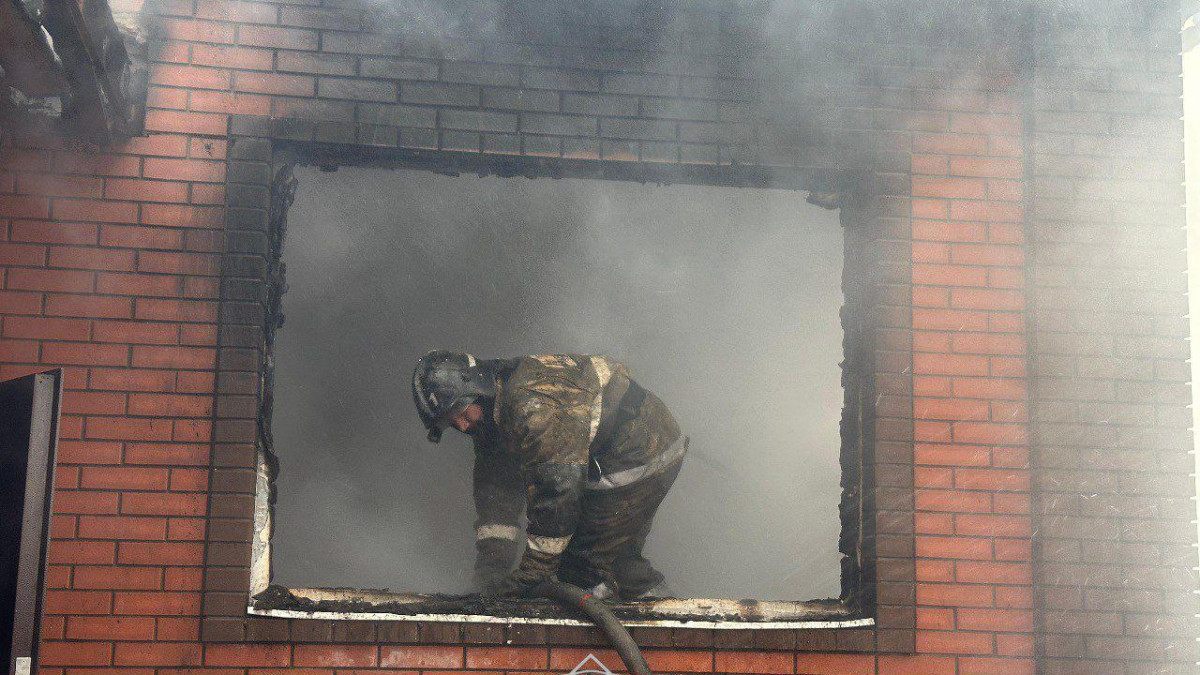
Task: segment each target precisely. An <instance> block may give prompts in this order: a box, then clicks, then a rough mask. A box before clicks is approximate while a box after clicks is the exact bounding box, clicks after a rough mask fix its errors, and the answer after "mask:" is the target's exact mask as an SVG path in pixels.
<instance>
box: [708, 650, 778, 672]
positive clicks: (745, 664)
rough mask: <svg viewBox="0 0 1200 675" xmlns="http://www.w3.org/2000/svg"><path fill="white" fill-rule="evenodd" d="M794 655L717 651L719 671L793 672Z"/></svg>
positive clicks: (717, 667)
mask: <svg viewBox="0 0 1200 675" xmlns="http://www.w3.org/2000/svg"><path fill="white" fill-rule="evenodd" d="M792 659H793V656H792V655H791V654H784V653H777V652H728V651H718V652H717V653H716V669H717V672H719V673H792V672H795V671H794V664H793V660H792Z"/></svg>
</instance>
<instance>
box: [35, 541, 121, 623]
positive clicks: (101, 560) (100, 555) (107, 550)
mask: <svg viewBox="0 0 1200 675" xmlns="http://www.w3.org/2000/svg"><path fill="white" fill-rule="evenodd" d="M116 550H117V549H116V545H115V544H113V543H112V542H101V541H53V542H51V543H50V555H49V560H50V562H51V564H80V565H86V564H93V565H103V564H111V563H114V562H116ZM61 597H64V598H65V597H67V596H61ZM94 597H96V596H95V594H93V595H90V596H86V597H85V599H86V598H94ZM100 613H101V614H107V613H108V603H107V601H106V602H105V603H104V611H103V612H100Z"/></svg>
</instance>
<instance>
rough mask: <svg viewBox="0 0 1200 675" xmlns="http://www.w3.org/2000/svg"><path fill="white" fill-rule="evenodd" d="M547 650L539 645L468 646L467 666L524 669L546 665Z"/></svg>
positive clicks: (471, 667)
mask: <svg viewBox="0 0 1200 675" xmlns="http://www.w3.org/2000/svg"><path fill="white" fill-rule="evenodd" d="M547 658H548V657H547V652H546V650H545V649H544V648H539V647H468V648H467V668H470V669H488V668H490V669H510V668H513V669H524V670H534V669H541V668H545V667H546V666H547V663H548V660H547Z"/></svg>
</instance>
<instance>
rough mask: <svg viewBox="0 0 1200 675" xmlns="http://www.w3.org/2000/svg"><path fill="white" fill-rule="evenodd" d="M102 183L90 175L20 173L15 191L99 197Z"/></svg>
mask: <svg viewBox="0 0 1200 675" xmlns="http://www.w3.org/2000/svg"><path fill="white" fill-rule="evenodd" d="M101 188H102V183H101V181H100V179H98V178H95V177H92V176H62V175H54V174H37V173H31V174H20V175H19V177H18V179H17V192H18V193H21V194H31V195H46V196H50V197H92V198H99V197H100V193H101Z"/></svg>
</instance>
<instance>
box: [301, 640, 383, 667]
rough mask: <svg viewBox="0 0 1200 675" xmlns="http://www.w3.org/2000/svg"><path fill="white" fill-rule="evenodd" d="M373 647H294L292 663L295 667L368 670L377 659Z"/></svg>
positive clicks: (377, 650)
mask: <svg viewBox="0 0 1200 675" xmlns="http://www.w3.org/2000/svg"><path fill="white" fill-rule="evenodd" d="M378 653H379V648H378V647H377V646H375V645H296V647H295V655H294V661H293V663H294V664H295V665H297V666H317V667H322V666H325V667H333V666H336V667H338V668H370V667H374V666H375V664H376V661H377V659H378Z"/></svg>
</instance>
